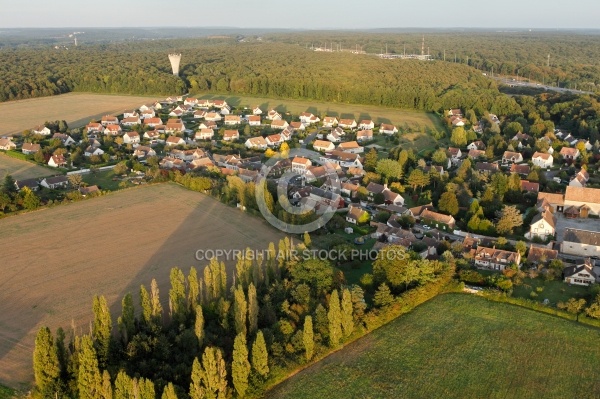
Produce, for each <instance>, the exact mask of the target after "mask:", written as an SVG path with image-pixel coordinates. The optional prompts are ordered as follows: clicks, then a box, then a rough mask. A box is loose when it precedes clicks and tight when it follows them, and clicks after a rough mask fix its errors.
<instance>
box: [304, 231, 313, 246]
mask: <svg viewBox="0 0 600 399" xmlns="http://www.w3.org/2000/svg"><path fill="white" fill-rule="evenodd" d="M303 238H304V245H306V248H310V243H311V241H310V234H308V231H305V232H304V237H303Z"/></svg>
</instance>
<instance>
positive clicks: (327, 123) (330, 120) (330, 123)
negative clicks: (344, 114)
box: [323, 116, 338, 127]
mask: <svg viewBox="0 0 600 399" xmlns="http://www.w3.org/2000/svg"><path fill="white" fill-rule="evenodd" d="M337 124H338V119H337V118H336V117H335V116H326V117H325V118H323V126H324V127H334V126H335V125H337Z"/></svg>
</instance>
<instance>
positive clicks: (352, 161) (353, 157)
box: [320, 144, 363, 169]
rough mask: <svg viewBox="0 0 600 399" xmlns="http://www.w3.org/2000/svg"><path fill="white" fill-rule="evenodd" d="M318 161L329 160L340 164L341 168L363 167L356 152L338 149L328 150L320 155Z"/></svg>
mask: <svg viewBox="0 0 600 399" xmlns="http://www.w3.org/2000/svg"><path fill="white" fill-rule="evenodd" d="M332 145H333V144H332ZM320 161H321V162H322V163H327V162H330V163H333V164H336V165H340V166H341V167H343V168H360V169H362V167H363V165H362V162H360V156H359V155H358V154H351V153H349V152H343V151H338V150H334V151H331V152H328V153H326V154H325V155H323V156H321V158H320Z"/></svg>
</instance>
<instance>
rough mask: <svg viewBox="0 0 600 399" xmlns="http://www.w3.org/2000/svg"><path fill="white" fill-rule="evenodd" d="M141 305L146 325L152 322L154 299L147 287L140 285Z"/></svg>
mask: <svg viewBox="0 0 600 399" xmlns="http://www.w3.org/2000/svg"><path fill="white" fill-rule="evenodd" d="M140 306H141V308H142V320H143V321H144V323H145V324H146V325H150V324H151V323H152V301H151V299H150V294H149V293H148V290H147V289H146V287H145V286H144V285H143V284H142V285H141V286H140Z"/></svg>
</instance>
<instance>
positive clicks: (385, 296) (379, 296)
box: [373, 283, 394, 308]
mask: <svg viewBox="0 0 600 399" xmlns="http://www.w3.org/2000/svg"><path fill="white" fill-rule="evenodd" d="M393 302H394V296H393V295H392V292H391V291H390V287H388V285H387V284H386V283H382V284H381V285H380V286H379V288H377V291H375V295H374V296H373V304H374V305H375V306H377V307H378V308H385V307H388V306H389V305H391V304H392V303H393Z"/></svg>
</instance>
